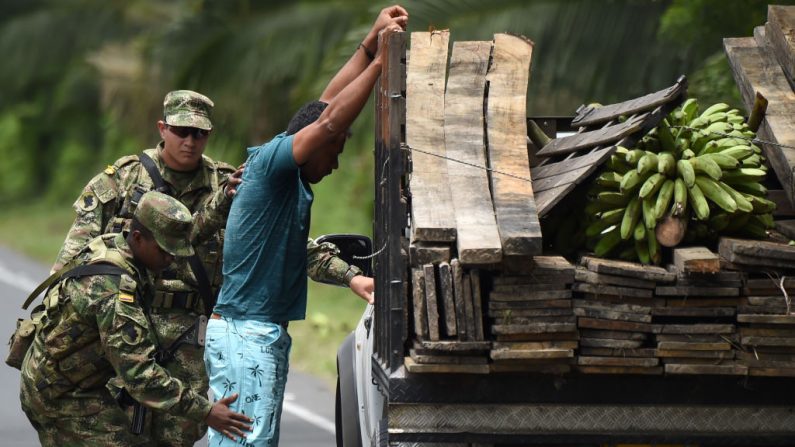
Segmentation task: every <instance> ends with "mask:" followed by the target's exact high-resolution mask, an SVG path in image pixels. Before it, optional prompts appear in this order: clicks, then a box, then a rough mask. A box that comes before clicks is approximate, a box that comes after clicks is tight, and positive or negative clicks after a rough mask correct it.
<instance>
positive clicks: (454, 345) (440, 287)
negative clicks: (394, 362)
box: [405, 259, 490, 374]
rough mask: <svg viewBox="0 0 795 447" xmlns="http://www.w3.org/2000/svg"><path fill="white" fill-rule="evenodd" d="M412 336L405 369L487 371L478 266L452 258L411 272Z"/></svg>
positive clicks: (486, 351) (487, 348)
mask: <svg viewBox="0 0 795 447" xmlns="http://www.w3.org/2000/svg"><path fill="white" fill-rule="evenodd" d="M411 284H412V302H413V317H414V340H413V343H412V346H413V347H412V349H410V350H409V357H407V358H406V359H405V362H406V367H407V369H408V370H409V371H410V372H460V373H481V374H485V373H488V372H489V367H488V365H487V362H488V352H489V348H490V343H489V342H487V341H485V337H484V333H483V310H482V309H483V308H482V305H483V304H482V303H483V301H482V298H481V287H480V271H479V270H477V269H472V270H467V271H465V270H464V269H463V268H462V267H461V263H460V262H458V260H457V259H453V261H452V262H451V263H450V264H448V263H446V262H440V263H438V264H425V265H423V266H421V267H417V268H413V269H412V275H411Z"/></svg>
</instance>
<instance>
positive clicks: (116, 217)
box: [53, 90, 373, 446]
mask: <svg viewBox="0 0 795 447" xmlns="http://www.w3.org/2000/svg"><path fill="white" fill-rule="evenodd" d="M212 107H213V102H212V101H211V100H210V99H209V98H207V97H206V96H204V95H201V94H199V93H196V92H192V91H187V90H178V91H173V92H170V93H168V94H167V95H166V97H165V100H164V103H163V120H161V121H158V122H157V127H158V130H159V132H160V136H161V138H162V141H161V142H160V143H159V144H158V146H157V147H156V148H153V149H147V150H145V151H144V153H145V154H147V155H148V156H149V157H150V158H151V159H152V160H153V162H154V165H155V166H156V168H157V171H158V172H159V173H160V176H162V178H163V180H164V181H165V183H166V184H167V186H168V189H170V191H167V192H168V193H169V194H171V195H172V196H174V197H176V198H177V199H179V201H180V202H182V203H183V204H184V205H185V206H186V207H187V208H188V209H189V210H190V211H191V212H192V213H193V218H194V229H193V233H192V239H191V242H192V243H193V246H194V248H195V250H196V254H197V256H198V258H199V260H200V261H201V264H202V265H203V267H204V270H205V271H206V273H207V277H208V279H209V282H210V285H211V287H212V293H213V294H215V293H217V291H218V289H219V287H220V283H221V279H222V275H221V253H222V244H223V236H224V230H223V228H224V224H225V221H226V216H227V214H228V212H229V207H230V205H231V202H232V200H231V199H232V196H233V195H234V194H235V191H236V187H237V185H238V184H239V183H240V175H241V173H242V171H241V170H240V169H238V170H235V169H234V168H233V167H232V166H230V165H228V164H226V163H222V162H218V161H214V160H212V159H211V158H209V157H207V156H205V155H203V152H204V148H205V146H206V144H207V142H208V139H209V135H210V133H211V131H212V123H211V121H210V111H211V109H212ZM154 188H155V181H154V180H153V179H152V178H151V177H150V176H149V175H148V173H147V171H146V169H145V168H144V167H143V165H142V163H141V161H140V159H139V156H138V155H130V156H125V157H122V158H120V159H119V160H117V161H116V162H115V163H114V164H113V165H110V166H108V167H107V168H106V169H105V170H104V171H103V172H102V173H100V174H98V175H97V176H95V177H94V178H93V179H92V180H91V181H90V182H89V183H88V185H87V186H86V187H85V189H84V190H83V193H82V194H81V195H80V197H79V198H78V199H77V201H76V202H75V203H74V209H75V211H76V212H77V218H76V219H75V221H74V223H73V225H72V228H71V229H70V230H69V233H68V235H67V237H66V240H65V242H64V244H63V247H62V249H61V252H60V253H59V255H58V258H57V260H56V263H55V265H54V267H53V271H55V270H57V269H59V268H60V267H61V266H63V265H64V264H65V263H66V262H68V261H69V260H70V259H71V258H72V257H73V256H74V255H75V253H77V252H79V251H80V250H81V249H83V247H85V245H86V243H87V242H88V241H89V240H91V239H92V238H94V237H96V236H99V235H101V234H105V233H111V232H118V231H120V230H122V229H124V228H127V226H128V225H129V218H130V216H131V215H132V213H133V212H134V210H135V204H136V203H137V201H138V198H139V197H140V195H141V194H142V193H143V192H145V191H149V190H152V189H154ZM307 255H308V265H309V267H308V273H309V276H310V277H311V278H312V279H314V280H317V281H320V280H325V281H331V282H334V283H337V284H345V285H349V286H350V287H351V289H352V290H353V291H354V292H355V293H356V294H357V295H359V296H361V297H362V298H364V299H366V300H368V301H370V302H371V301H372V291H373V283H372V278H366V277H364V276H361V275H359V273H361V272H360V271H359V270H358V269H357V268H356V267H355V266H349V265H348V264H347V263H345V262H344V261H342V260H341V259H339V258H338V257H337V256H336V255H337V251H336V247H334V246H333V245H331V244H320V245H318V244H315V243H314V242H313V241H312V240H311V239H310V240H309V241H308V243H307ZM357 275H358V276H357ZM198 287H199V286H198V283H197V280H196V278H195V276H194V274H193V273H192V271H191V268H190V266H189V263H188V261H187V260H186V258H180V259H178V260H177V261H176V262H175V263H174V264H173V265H172V266H171V267H169V268H167V269H165V270H164V271H163V272H162V274H160V275H158V276H157V277H156V278H155V288H156V292H155V296H154V299H153V302H152V312H151V314H152V322H153V323H154V326H155V328H156V330H157V336H158V337H159V339H160V340H161V342H162V343H163V344H166V345H168V344H170V343H171V342H172V341H173V340H174V339H176V338H177V337H178V336H179V335H180V334H182V332H183V331H184V330H185V329H186V328H188V327H190V326H191V325H192V324H193V323H194V322H195V321H196V317H197V315H199V314H201V313H204V312H205V311H206V310H207V309H206V306H205V304H204V303H203V302H202V300H201V299H200V296H199V293H198ZM202 357H203V352H202V349H201V348H199V347H191V346H184V347H182V348H180V349H179V350H178V351H177V354H176V358H175V359H174V361H172V362H171V363H169V364H168V365H167V367H166V369H168V371H169V373H171V375H173V376H174V377H177V378H179V379H180V380H182V381H184V382H185V383H188V384H190V386H191V387H192V388H193V390H194V391H195V392H197V393H206V392H207V390H208V388H209V385H208V381H207V375H206V372H205V369H204V362H203V359H202ZM206 429H207V428H206V426H204V425H202V424H196V423H195V421H193V420H190V419H188V418H182V417H179V416H174V415H172V414H154V415H152V416H151V420H147V423H146V430H147V431H149V432H150V435H151V437H152V438H153V439H155V440H156V441H157V442H158V444H159V445H185V446H192V445H193V444H194V443H195V442H196V441H197V440H199V439H200V438H201V437H202V436H204V433H205V431H206Z"/></svg>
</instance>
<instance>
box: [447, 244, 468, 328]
mask: <svg viewBox="0 0 795 447" xmlns="http://www.w3.org/2000/svg"><path fill="white" fill-rule="evenodd" d="M450 269H451V270H452V277H453V301H455V323H456V329H458V339H459V340H468V339H469V335H468V333H467V311H466V304H465V303H464V298H465V297H464V288H465V284H464V270H463V267H461V263H460V262H458V259H453V260H452V261H450Z"/></svg>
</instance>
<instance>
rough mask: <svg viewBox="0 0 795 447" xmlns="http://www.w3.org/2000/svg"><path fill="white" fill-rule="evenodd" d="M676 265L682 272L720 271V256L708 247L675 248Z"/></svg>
mask: <svg viewBox="0 0 795 447" xmlns="http://www.w3.org/2000/svg"><path fill="white" fill-rule="evenodd" d="M674 265H675V266H676V269H677V270H678V271H679V272H680V273H718V272H719V271H720V258H719V257H718V255H716V254H715V253H713V252H711V251H710V250H708V249H707V248H706V247H687V248H675V249H674Z"/></svg>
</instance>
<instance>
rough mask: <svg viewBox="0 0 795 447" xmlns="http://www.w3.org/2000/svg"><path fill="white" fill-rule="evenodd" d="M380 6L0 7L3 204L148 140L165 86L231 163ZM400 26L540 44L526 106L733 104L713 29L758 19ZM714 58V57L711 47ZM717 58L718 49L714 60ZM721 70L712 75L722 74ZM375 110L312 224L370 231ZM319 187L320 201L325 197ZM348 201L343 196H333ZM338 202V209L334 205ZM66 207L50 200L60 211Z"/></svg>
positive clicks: (577, 13) (327, 68)
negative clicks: (195, 94)
mask: <svg viewBox="0 0 795 447" xmlns="http://www.w3.org/2000/svg"><path fill="white" fill-rule="evenodd" d="M387 3H389V2H383V1H379V2H376V4H372V3H371V2H368V1H365V0H349V1H331V2H329V1H317V0H299V1H288V0H270V1H252V0H172V1H153V0H0V11H2V14H0V54H2V55H3V58H4V63H3V64H0V86H1V87H0V88H2V92H0V159H2V160H3V162H2V163H0V178H1V179H2V182H0V204H3V205H8V204H13V203H14V202H15V201H20V202H22V201H25V200H26V199H29V198H31V197H40V196H41V195H45V196H46V197H48V198H49V200H51V201H55V202H58V203H59V204H62V205H63V206H66V205H67V204H70V203H71V201H72V200H73V198H74V197H75V196H76V194H77V191H78V189H79V188H80V187H81V186H82V185H83V184H84V183H85V182H86V181H87V180H88V179H89V178H90V176H91V175H92V174H93V173H94V172H96V171H97V170H98V169H99V168H101V167H102V166H104V165H105V164H107V163H109V162H112V161H113V160H114V159H116V158H117V157H118V156H120V155H122V154H128V153H135V152H138V151H140V150H141V149H143V148H145V147H151V146H152V145H154V144H155V143H156V138H157V136H156V133H155V131H154V127H153V126H154V124H153V123H154V122H155V121H156V120H157V119H158V117H159V114H160V113H161V109H162V104H161V102H162V98H163V96H164V94H165V92H167V91H169V90H172V89H176V88H188V89H193V90H197V91H201V92H203V93H205V94H207V95H208V96H209V97H211V98H212V99H213V100H214V101H215V103H216V110H215V119H214V122H215V123H216V126H217V128H216V131H215V132H214V135H213V137H212V141H211V145H210V147H209V148H208V153H209V154H210V155H212V156H213V157H214V158H217V159H222V160H225V161H228V162H230V163H237V162H240V161H242V159H243V157H244V153H245V152H244V150H243V148H244V147H245V146H246V145H253V144H257V143H260V142H261V141H264V140H265V139H267V138H269V137H270V136H272V135H273V134H275V133H277V132H279V131H280V130H282V129H283V128H284V126H285V125H286V122H287V121H288V120H289V118H290V111H292V110H295V109H296V108H297V107H298V105H300V104H301V103H303V102H304V101H306V100H308V99H311V98H314V97H316V96H317V95H318V94H319V93H320V90H321V89H322V87H323V85H324V84H325V82H326V81H327V80H328V78H329V77H330V76H331V75H332V74H333V73H334V71H335V70H336V69H337V68H338V67H339V66H340V65H341V64H342V63H343V62H344V61H345V60H346V58H347V57H348V56H349V54H350V52H351V51H353V49H355V48H356V45H357V43H358V39H360V38H361V36H362V35H363V34H364V32H365V31H366V27H367V24H368V22H367V20H368V18H369V17H370V16H371V15H372V14H373V13H374V11H375V10H377V9H379V8H381V7H382V6H384V5H385V4H387ZM403 5H404V6H405V7H406V8H407V9H408V10H409V11H410V13H411V20H410V30H415V31H416V30H427V29H432V28H437V29H443V28H449V29H451V36H452V39H453V40H472V39H476V40H484V39H491V37H492V36H493V34H494V33H495V32H506V31H507V32H512V33H516V34H522V35H525V36H528V37H529V38H531V39H532V40H534V41H535V43H536V47H535V50H534V51H535V54H534V57H533V66H532V74H531V80H530V86H529V92H528V113H529V114H532V115H545V114H557V115H566V114H571V113H573V111H574V110H575V109H576V107H577V106H578V105H580V104H582V103H588V102H591V101H598V102H603V103H607V102H614V101H620V100H623V99H626V98H630V97H634V96H639V95H642V94H644V93H647V92H650V91H653V90H656V89H660V88H663V87H665V86H668V85H671V84H672V83H673V82H674V80H675V79H676V77H677V76H678V75H679V74H682V73H685V74H688V75H690V76H689V77H690V79H691V93H696V94H697V95H698V96H702V97H703V98H702V99H705V100H707V101H711V100H713V98H719V99H722V100H727V99H728V100H731V98H732V96H731V95H736V88H735V87H734V83H733V81H732V80H731V75H730V73H729V72H728V64H727V63H726V62H725V57H722V56H721V54H722V44H721V38H722V37H724V36H747V35H751V33H752V29H753V26H755V25H761V24H763V23H764V21H765V17H766V6H765V4H764V3H763V2H761V1H757V0H751V1H742V2H741V1H719V0H688V1H683V0H674V1H641V0H614V1H610V2H593V1H587V0H569V1H552V0H536V1H527V0H492V1H490V2H482V1H480V0H455V1H453V0H407V1H405V2H403ZM713 55H716V56H713ZM710 56H712V58H710ZM716 79H718V80H720V81H716ZM368 115H372V114H365V115H363V116H362V118H361V119H360V120H359V121H358V122H357V123H356V125H355V127H354V129H353V130H354V141H353V142H352V143H353V144H351V145H350V146H349V149H348V150H347V151H346V155H345V156H344V157H343V159H342V160H341V162H342V163H343V164H353V165H354V166H352V167H350V166H349V167H348V168H345V169H346V171H347V172H358V173H359V174H360V175H354V176H345V177H342V176H340V177H335V176H332V177H330V179H329V180H330V182H329V184H327V185H325V184H324V185H323V186H322V187H320V188H318V191H317V195H318V203H323V202H327V201H328V202H329V203H331V204H332V206H330V207H329V209H328V210H326V211H325V212H323V211H321V212H319V213H317V215H316V221H315V222H316V223H317V224H318V225H319V227H317V228H318V230H315V229H314V228H316V226H315V223H313V231H325V230H326V229H336V230H337V231H339V230H340V228H350V229H352V230H353V229H356V230H362V231H364V232H367V231H368V230H367V227H369V223H370V217H369V216H370V213H371V211H372V172H373V171H372V156H371V151H372V147H371V142H372V128H373V121H372V116H368ZM324 196H326V197H327V198H324ZM338 197H351V198H352V199H348V200H350V202H349V203H335V202H334V200H336V198H338ZM334 205H336V206H334ZM59 206H60V205H59Z"/></svg>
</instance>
